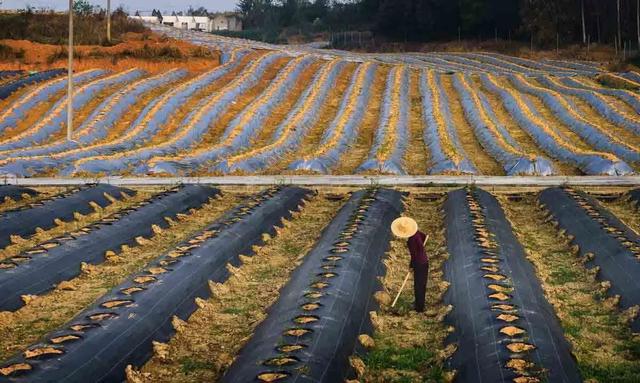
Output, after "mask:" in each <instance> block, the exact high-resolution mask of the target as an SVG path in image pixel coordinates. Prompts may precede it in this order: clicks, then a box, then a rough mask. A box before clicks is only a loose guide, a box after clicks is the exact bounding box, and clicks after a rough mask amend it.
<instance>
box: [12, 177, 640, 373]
mask: <svg viewBox="0 0 640 383" xmlns="http://www.w3.org/2000/svg"><path fill="white" fill-rule="evenodd" d="M406 191H408V192H410V193H409V194H404V195H403V194H402V193H400V192H398V191H395V190H390V189H366V190H354V189H348V188H336V189H332V190H327V189H324V190H323V191H320V192H316V191H312V190H308V189H301V188H295V187H271V188H268V189H265V190H258V189H248V188H247V189H241V188H238V187H234V188H229V189H224V190H220V189H217V188H213V187H208V186H196V185H188V186H179V187H174V188H170V189H160V188H157V187H154V188H140V187H138V188H134V189H124V188H118V187H113V186H108V185H101V186H87V187H82V188H76V189H56V188H38V189H36V190H33V189H24V188H19V187H12V186H2V187H0V194H1V195H2V196H3V197H5V199H4V203H3V204H1V205H0V217H1V218H2V219H1V220H0V246H1V247H2V250H0V291H2V292H3V293H2V295H1V296H0V335H2V336H1V337H0V359H1V360H3V362H1V363H0V381H13V382H39V381H61V380H63V379H69V381H78V382H86V381H121V380H122V379H124V378H127V379H128V380H129V381H130V382H164V381H167V382H193V381H218V380H220V381H223V382H253V381H262V382H279V381H283V382H284V381H290V380H293V379H294V378H299V379H303V380H304V379H308V380H314V381H324V382H339V381H342V379H343V377H345V376H346V377H350V378H353V379H356V378H357V379H359V380H360V381H362V382H424V381H429V382H432V381H438V382H440V381H451V380H452V379H455V381H457V382H477V381H478V379H479V377H481V379H482V380H483V381H493V382H543V381H548V382H579V381H583V380H585V381H587V380H588V381H591V382H612V381H615V382H637V381H638V379H640V354H639V353H638V348H639V347H640V339H638V337H637V335H634V334H633V332H636V331H637V330H638V326H639V323H640V321H639V320H638V319H637V314H638V304H640V295H638V291H640V290H639V288H638V280H639V278H638V275H640V269H639V267H640V266H639V264H638V258H639V257H640V241H639V239H640V238H639V236H638V234H637V232H638V230H640V220H639V219H638V217H639V214H638V210H637V208H638V205H639V204H640V194H639V192H640V191H638V190H636V191H628V190H623V189H619V188H610V189H608V190H605V189H590V190H586V192H585V191H581V190H575V189H560V188H553V189H547V190H536V189H523V190H522V191H520V192H518V193H515V192H513V191H509V190H500V189H495V190H494V191H493V192H492V193H488V192H486V191H484V190H481V189H475V188H469V189H429V190H426V189H418V188H416V189H407V190H406ZM400 214H407V215H410V216H412V217H415V218H416V219H417V221H418V222H419V224H420V226H421V228H422V229H423V230H425V231H427V232H429V233H430V234H431V240H430V241H429V243H428V245H427V251H428V252H429V254H430V255H431V263H430V284H429V286H430V287H429V294H428V305H427V307H428V309H427V312H426V313H425V314H416V313H415V312H411V311H410V310H411V308H412V296H411V294H410V293H408V292H407V293H405V294H404V295H402V297H401V299H400V301H399V304H398V306H396V307H395V308H391V307H390V303H391V299H392V296H393V295H395V293H396V292H397V291H398V289H399V286H400V285H401V283H402V280H403V278H404V275H405V273H406V271H407V264H408V259H407V256H406V245H405V243H404V241H400V240H393V239H392V238H391V234H390V232H389V230H388V226H389V224H390V222H391V221H392V220H393V219H395V218H396V217H397V216H398V215H400Z"/></svg>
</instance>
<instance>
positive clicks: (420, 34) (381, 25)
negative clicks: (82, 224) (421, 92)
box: [238, 0, 637, 48]
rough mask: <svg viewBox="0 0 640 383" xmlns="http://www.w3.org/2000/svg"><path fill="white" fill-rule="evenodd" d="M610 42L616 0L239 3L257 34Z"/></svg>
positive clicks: (632, 25) (626, 30) (628, 13)
mask: <svg viewBox="0 0 640 383" xmlns="http://www.w3.org/2000/svg"><path fill="white" fill-rule="evenodd" d="M582 2H584V10H585V35H587V36H589V37H590V40H591V42H598V41H600V42H603V43H611V42H613V40H614V37H615V36H616V34H617V26H618V24H617V8H616V1H614V0H612V1H601V0H353V1H329V0H240V1H239V2H238V11H239V12H240V13H242V15H243V16H244V19H245V26H246V27H248V28H249V29H250V30H252V31H257V32H258V34H262V36H261V38H260V39H261V40H266V39H265V38H264V36H265V35H267V34H270V35H271V36H273V35H274V34H280V36H281V37H286V36H287V35H290V34H302V35H310V34H312V33H314V32H319V31H326V32H329V31H332V32H336V31H358V30H359V31H373V32H375V33H376V35H377V36H379V37H384V38H387V39H389V40H394V41H431V40H452V39H457V38H458V37H460V38H463V39H484V40H487V39H494V38H496V37H497V38H498V39H502V40H507V39H513V40H520V41H526V42H529V41H530V40H533V42H534V44H535V45H536V46H553V47H555V44H556V38H557V37H560V42H561V44H569V43H579V42H582V39H583V32H582V13H581V10H582V7H581V5H582ZM620 5H621V9H620V15H621V23H620V24H621V34H622V38H623V40H624V41H629V43H630V44H631V42H632V41H633V42H634V43H633V44H634V48H635V44H636V43H635V41H637V38H636V21H635V14H636V1H635V0H620Z"/></svg>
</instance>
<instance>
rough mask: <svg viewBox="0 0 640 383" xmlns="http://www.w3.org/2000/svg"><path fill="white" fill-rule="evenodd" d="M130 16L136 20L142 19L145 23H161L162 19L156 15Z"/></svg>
mask: <svg viewBox="0 0 640 383" xmlns="http://www.w3.org/2000/svg"><path fill="white" fill-rule="evenodd" d="M129 17H130V18H132V19H134V20H138V21H141V22H143V23H149V24H160V19H159V18H157V17H156V16H129Z"/></svg>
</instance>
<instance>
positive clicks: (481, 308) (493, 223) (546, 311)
mask: <svg viewBox="0 0 640 383" xmlns="http://www.w3.org/2000/svg"><path fill="white" fill-rule="evenodd" d="M444 210H445V214H446V218H445V223H446V239H447V249H448V253H449V258H448V260H447V262H446V263H445V265H444V276H445V279H446V280H447V281H448V282H449V283H450V286H449V289H448V290H447V292H446V293H445V296H444V300H445V303H446V304H449V305H452V306H453V309H452V311H451V312H450V313H449V315H448V316H447V318H446V322H447V323H448V324H450V325H451V326H453V328H454V332H453V333H452V335H451V336H450V338H449V339H448V340H449V341H452V342H454V343H455V344H456V346H457V351H456V352H455V353H454V354H453V356H452V357H451V359H449V360H448V361H447V366H448V367H449V368H451V369H453V370H456V372H457V374H456V380H455V381H456V382H460V383H467V382H469V383H512V382H519V381H522V382H528V383H541V382H562V383H576V382H581V381H582V379H581V377H580V373H579V370H578V367H577V364H576V362H575V360H574V358H573V356H572V355H571V350H570V346H569V343H568V342H567V341H566V340H565V338H564V335H563V332H562V327H561V326H560V323H559V320H558V319H557V317H556V315H555V313H554V311H553V308H552V306H551V305H550V304H549V303H548V302H547V301H546V299H545V296H544V292H543V290H542V288H541V286H540V281H539V280H538V278H537V277H536V273H535V270H534V268H533V266H532V265H531V264H530V263H529V262H528V260H527V258H526V254H525V252H524V249H523V247H522V245H521V244H520V243H519V242H518V240H517V238H516V237H515V235H514V233H513V231H512V228H511V225H510V224H509V222H508V221H507V219H506V217H505V215H504V212H503V211H502V208H501V206H500V205H499V203H498V201H497V200H496V199H495V197H493V196H492V195H491V194H489V193H487V192H485V191H483V190H480V189H460V190H456V191H453V192H450V193H449V195H448V197H447V201H446V202H445V205H444Z"/></svg>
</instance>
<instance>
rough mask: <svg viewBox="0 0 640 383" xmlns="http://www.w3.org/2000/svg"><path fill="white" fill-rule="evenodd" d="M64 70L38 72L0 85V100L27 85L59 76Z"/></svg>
mask: <svg viewBox="0 0 640 383" xmlns="http://www.w3.org/2000/svg"><path fill="white" fill-rule="evenodd" d="M65 72H66V70H65V69H52V70H47V71H44V72H38V73H35V74H32V75H29V76H27V77H23V78H21V79H18V80H16V81H13V82H11V83H9V84H7V85H3V86H0V101H1V100H4V99H6V98H9V96H11V95H12V94H13V93H14V92H16V91H17V90H19V89H20V88H23V87H25V86H27V85H31V84H36V83H39V82H42V81H46V80H49V79H50V78H53V77H57V76H60V75H62V74H64V73H65Z"/></svg>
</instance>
